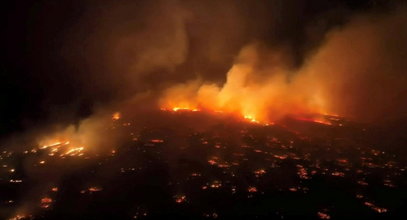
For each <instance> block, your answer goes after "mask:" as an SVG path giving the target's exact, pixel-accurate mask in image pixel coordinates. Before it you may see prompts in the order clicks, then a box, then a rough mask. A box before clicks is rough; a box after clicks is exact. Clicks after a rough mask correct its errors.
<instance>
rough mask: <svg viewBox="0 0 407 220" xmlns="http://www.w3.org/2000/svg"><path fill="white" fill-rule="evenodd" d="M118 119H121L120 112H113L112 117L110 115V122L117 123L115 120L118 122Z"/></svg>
mask: <svg viewBox="0 0 407 220" xmlns="http://www.w3.org/2000/svg"><path fill="white" fill-rule="evenodd" d="M120 118H121V114H120V112H115V113H113V115H112V120H113V121H117V120H119V119H120Z"/></svg>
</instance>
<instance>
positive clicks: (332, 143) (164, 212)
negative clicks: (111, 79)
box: [0, 112, 407, 220]
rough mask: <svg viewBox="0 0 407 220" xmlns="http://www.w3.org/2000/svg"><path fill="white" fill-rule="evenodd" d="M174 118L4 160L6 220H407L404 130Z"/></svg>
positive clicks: (1, 181)
mask: <svg viewBox="0 0 407 220" xmlns="http://www.w3.org/2000/svg"><path fill="white" fill-rule="evenodd" d="M163 114H167V116H163V117H168V123H166V124H160V125H158V124H151V125H150V126H143V127H141V128H140V127H137V128H136V126H135V125H133V122H131V121H129V122H128V121H126V120H125V119H120V120H117V121H116V122H114V124H113V127H112V129H113V130H114V132H119V133H123V134H125V135H123V136H124V138H125V140H126V141H124V143H122V144H120V146H112V148H111V149H109V150H108V151H104V152H102V153H101V152H94V151H89V152H88V151H86V149H85V150H84V151H83V152H82V151H80V152H76V153H72V154H69V155H58V153H53V152H52V147H49V148H43V149H42V148H41V146H35V145H34V146H31V147H27V149H26V150H24V151H11V150H4V151H3V152H2V153H1V157H0V166H1V167H0V219H69V220H71V219H156V218H160V219H163V217H166V219H169V217H171V218H174V219H229V218H234V219H407V218H406V217H407V215H406V214H405V213H406V210H407V178H406V169H407V168H406V162H405V158H406V157H405V154H404V147H405V143H406V138H403V137H405V136H403V134H396V133H397V132H395V131H398V132H400V129H401V128H398V127H394V126H393V127H387V128H386V129H387V130H386V129H384V128H379V127H369V126H367V125H362V124H354V123H350V122H347V121H344V120H342V119H339V118H334V117H332V118H330V119H329V120H331V122H332V125H325V124H320V123H315V122H310V121H303V120H294V119H287V120H285V121H283V122H281V123H279V124H277V125H267V126H266V125H260V124H256V123H249V122H239V121H231V120H228V119H225V118H222V117H212V116H209V115H205V114H203V113H200V112H175V113H170V112H166V113H163ZM186 119H187V121H188V123H186V122H185V121H186ZM195 119H196V120H195ZM211 120H212V122H211V123H209V125H208V124H207V123H206V124H205V125H202V127H200V125H199V123H201V122H202V121H205V122H208V121H211ZM194 121H195V124H193V125H191V123H193V122H194ZM392 129H393V130H392ZM406 136H407V135H406ZM100 138H102V139H103V138H104V137H100ZM65 145H66V146H65ZM68 145H69V144H67V143H60V144H57V145H56V147H59V148H64V147H68ZM54 147H55V146H54Z"/></svg>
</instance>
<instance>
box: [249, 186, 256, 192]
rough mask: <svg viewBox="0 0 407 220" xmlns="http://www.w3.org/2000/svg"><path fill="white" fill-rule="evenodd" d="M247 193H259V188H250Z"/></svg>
mask: <svg viewBox="0 0 407 220" xmlns="http://www.w3.org/2000/svg"><path fill="white" fill-rule="evenodd" d="M247 191H248V192H251V193H254V192H257V188H256V187H255V186H250V187H249V188H248V189H247Z"/></svg>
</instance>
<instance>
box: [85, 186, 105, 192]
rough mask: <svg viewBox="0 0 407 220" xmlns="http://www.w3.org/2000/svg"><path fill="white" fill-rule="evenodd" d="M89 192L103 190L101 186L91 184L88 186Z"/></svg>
mask: <svg viewBox="0 0 407 220" xmlns="http://www.w3.org/2000/svg"><path fill="white" fill-rule="evenodd" d="M88 190H89V192H100V191H102V190H103V188H102V187H98V186H92V187H89V189H88Z"/></svg>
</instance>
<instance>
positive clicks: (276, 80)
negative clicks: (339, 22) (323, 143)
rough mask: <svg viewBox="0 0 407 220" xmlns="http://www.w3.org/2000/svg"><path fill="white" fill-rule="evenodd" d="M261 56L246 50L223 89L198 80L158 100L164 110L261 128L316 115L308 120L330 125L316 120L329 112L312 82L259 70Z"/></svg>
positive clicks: (278, 71) (277, 71) (273, 70)
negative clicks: (231, 118)
mask: <svg viewBox="0 0 407 220" xmlns="http://www.w3.org/2000/svg"><path fill="white" fill-rule="evenodd" d="M258 53H259V51H258V48H256V47H247V48H244V49H243V50H242V51H241V53H240V55H239V56H238V58H237V62H236V63H235V64H234V65H233V66H232V67H231V69H230V70H229V72H228V73H227V78H226V82H225V83H224V84H223V85H218V84H213V83H208V82H204V81H202V80H200V79H197V80H193V81H189V82H186V83H181V84H178V85H175V86H172V87H169V88H168V89H167V90H166V91H165V92H164V93H163V96H162V97H161V99H160V100H159V105H160V107H161V109H162V110H169V111H174V112H177V111H201V110H205V111H209V112H215V113H217V112H222V113H227V114H233V115H236V116H238V117H241V118H243V119H245V120H247V121H249V122H252V123H260V124H270V123H273V122H274V121H276V120H279V119H282V118H284V117H286V116H294V118H297V117H298V118H301V116H304V115H315V117H310V118H306V119H305V120H310V121H313V122H315V123H320V124H326V125H331V123H330V122H329V121H328V120H325V119H323V118H321V117H317V116H318V115H328V114H329V111H328V110H327V106H326V100H324V96H322V95H321V94H320V91H319V90H318V88H317V87H314V86H313V84H312V82H309V79H307V78H306V77H302V76H292V75H293V74H292V73H289V72H286V71H285V70H283V69H282V68H278V67H275V66H269V67H267V68H264V69H258V67H257V62H258V56H259V54H258ZM273 59H274V58H273ZM270 63H273V62H270ZM329 115H333V114H329Z"/></svg>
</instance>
